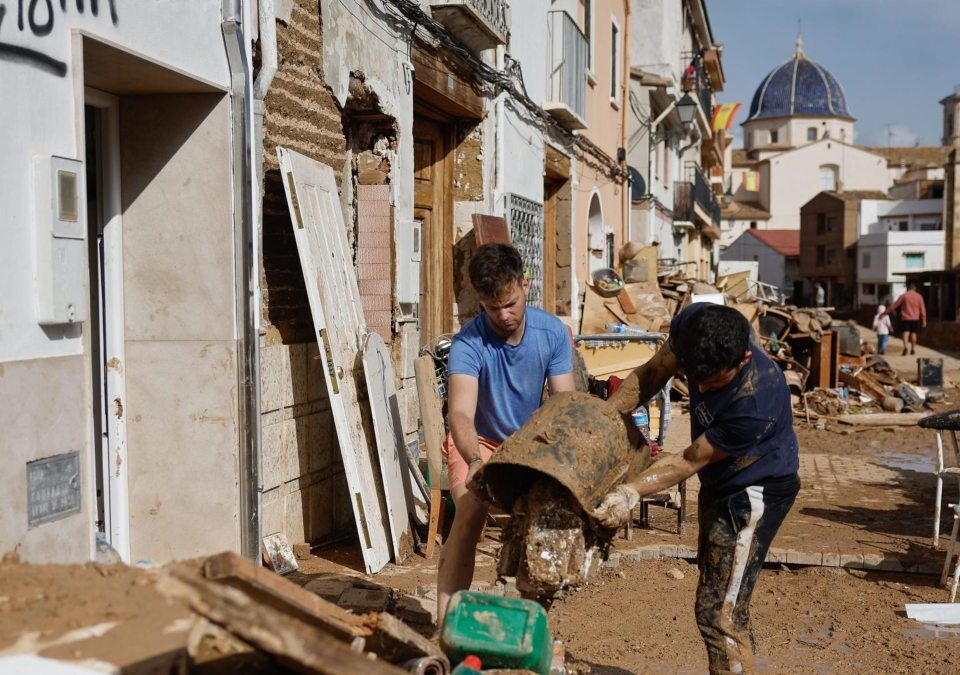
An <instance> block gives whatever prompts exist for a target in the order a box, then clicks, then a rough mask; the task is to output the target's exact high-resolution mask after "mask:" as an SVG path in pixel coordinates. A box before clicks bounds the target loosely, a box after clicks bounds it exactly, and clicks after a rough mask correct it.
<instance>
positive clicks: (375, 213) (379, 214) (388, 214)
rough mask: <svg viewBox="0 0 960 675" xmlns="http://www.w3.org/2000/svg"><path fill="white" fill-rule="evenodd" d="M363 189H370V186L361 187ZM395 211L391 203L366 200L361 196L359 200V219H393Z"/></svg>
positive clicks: (379, 200)
mask: <svg viewBox="0 0 960 675" xmlns="http://www.w3.org/2000/svg"><path fill="white" fill-rule="evenodd" d="M359 187H361V188H364V187H370V186H369V185H361V186H359ZM392 216H393V210H392V209H391V207H390V202H388V201H385V200H382V199H376V200H372V199H364V198H362V197H360V196H358V198H357V217H359V218H392Z"/></svg>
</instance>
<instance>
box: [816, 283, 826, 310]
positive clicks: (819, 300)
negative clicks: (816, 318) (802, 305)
mask: <svg viewBox="0 0 960 675" xmlns="http://www.w3.org/2000/svg"><path fill="white" fill-rule="evenodd" d="M826 304H827V292H826V291H825V290H824V289H823V284H821V283H820V282H819V281H814V282H813V306H814V307H823V306H825V305H826Z"/></svg>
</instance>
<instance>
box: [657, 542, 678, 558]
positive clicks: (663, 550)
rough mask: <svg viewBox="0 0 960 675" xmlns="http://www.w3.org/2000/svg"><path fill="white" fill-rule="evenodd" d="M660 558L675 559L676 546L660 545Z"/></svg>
mask: <svg viewBox="0 0 960 675" xmlns="http://www.w3.org/2000/svg"><path fill="white" fill-rule="evenodd" d="M660 557H661V558H676V557H677V545H676V544H660Z"/></svg>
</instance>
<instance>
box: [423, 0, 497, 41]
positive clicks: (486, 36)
mask: <svg viewBox="0 0 960 675" xmlns="http://www.w3.org/2000/svg"><path fill="white" fill-rule="evenodd" d="M429 4H430V12H431V14H433V18H434V19H436V20H437V21H439V22H440V23H442V24H443V25H444V26H446V27H447V30H449V31H450V32H451V33H453V34H454V35H455V36H456V37H457V38H458V39H459V40H460V41H461V42H463V43H464V44H465V45H467V46H468V47H469V48H470V49H472V50H473V51H474V52H481V51H483V50H484V49H490V48H491V47H496V46H497V45H505V44H507V41H508V40H509V38H510V6H509V5H508V4H507V3H506V2H504V0H429Z"/></svg>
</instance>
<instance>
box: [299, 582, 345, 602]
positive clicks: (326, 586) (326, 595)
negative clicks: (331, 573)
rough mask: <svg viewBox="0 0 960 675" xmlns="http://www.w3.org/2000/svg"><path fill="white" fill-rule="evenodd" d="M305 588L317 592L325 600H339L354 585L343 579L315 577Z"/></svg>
mask: <svg viewBox="0 0 960 675" xmlns="http://www.w3.org/2000/svg"><path fill="white" fill-rule="evenodd" d="M304 588H305V589H306V590H308V591H310V592H311V593H316V594H317V595H319V596H320V597H321V598H323V599H324V600H329V601H330V602H338V601H339V600H340V596H341V595H343V592H344V591H346V590H347V589H348V588H352V585H351V584H350V582H349V581H345V580H343V579H313V580H312V581H309V582H307V584H306V585H305V586H304Z"/></svg>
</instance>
